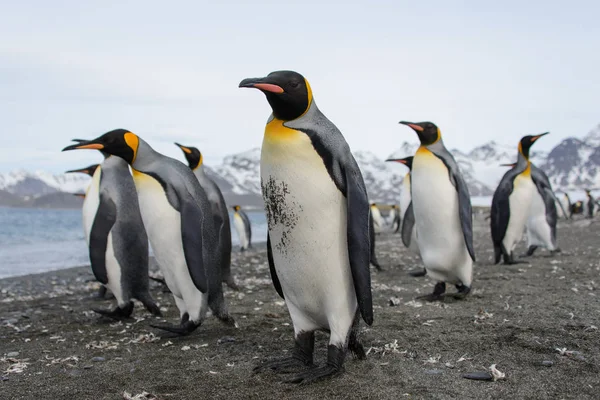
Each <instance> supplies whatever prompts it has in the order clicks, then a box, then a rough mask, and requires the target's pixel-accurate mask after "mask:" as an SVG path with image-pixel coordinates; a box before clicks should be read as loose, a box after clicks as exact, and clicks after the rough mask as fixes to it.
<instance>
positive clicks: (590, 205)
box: [585, 189, 596, 218]
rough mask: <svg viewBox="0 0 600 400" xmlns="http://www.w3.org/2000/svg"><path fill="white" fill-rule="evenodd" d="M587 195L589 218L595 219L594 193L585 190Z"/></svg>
mask: <svg viewBox="0 0 600 400" xmlns="http://www.w3.org/2000/svg"><path fill="white" fill-rule="evenodd" d="M585 194H586V196H587V198H588V201H587V210H588V215H587V217H588V218H593V217H594V207H595V206H596V200H595V199H594V196H592V192H591V191H590V190H589V189H586V190H585Z"/></svg>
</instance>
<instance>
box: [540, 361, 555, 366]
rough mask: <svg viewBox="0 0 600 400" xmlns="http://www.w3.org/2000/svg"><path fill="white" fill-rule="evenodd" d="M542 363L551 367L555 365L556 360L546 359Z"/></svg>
mask: <svg viewBox="0 0 600 400" xmlns="http://www.w3.org/2000/svg"><path fill="white" fill-rule="evenodd" d="M540 365H541V366H543V367H551V366H553V365H554V361H550V360H544V361H542V362H541V363H540Z"/></svg>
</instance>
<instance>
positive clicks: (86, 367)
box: [83, 365, 93, 369]
mask: <svg viewBox="0 0 600 400" xmlns="http://www.w3.org/2000/svg"><path fill="white" fill-rule="evenodd" d="M92 368H93V366H91V365H84V366H83V369H92Z"/></svg>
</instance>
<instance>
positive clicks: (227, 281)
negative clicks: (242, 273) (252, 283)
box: [223, 276, 240, 292]
mask: <svg viewBox="0 0 600 400" xmlns="http://www.w3.org/2000/svg"><path fill="white" fill-rule="evenodd" d="M223 282H225V284H226V285H227V286H228V287H229V288H230V289H231V290H235V291H236V292H239V291H240V287H239V285H238V284H237V282H236V281H235V279H233V276H229V277H227V278H226V279H224V280H223Z"/></svg>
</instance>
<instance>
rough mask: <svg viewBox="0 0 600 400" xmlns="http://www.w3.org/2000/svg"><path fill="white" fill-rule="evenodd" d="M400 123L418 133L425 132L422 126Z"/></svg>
mask: <svg viewBox="0 0 600 400" xmlns="http://www.w3.org/2000/svg"><path fill="white" fill-rule="evenodd" d="M400 123H401V124H402V125H406V126H410V127H411V128H412V129H414V130H415V131H417V132H423V130H424V129H423V127H422V126H419V125H417V124H414V123H412V122H407V121H400Z"/></svg>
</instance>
